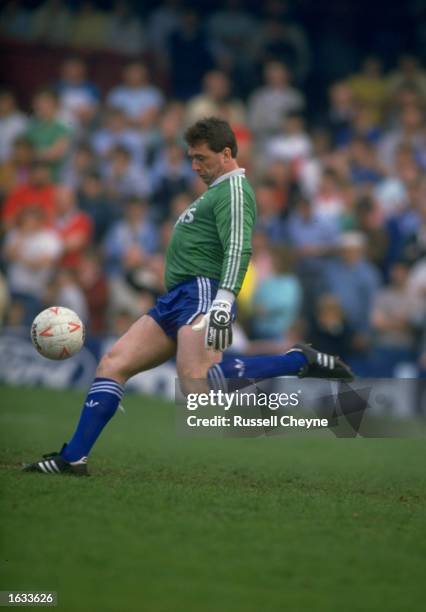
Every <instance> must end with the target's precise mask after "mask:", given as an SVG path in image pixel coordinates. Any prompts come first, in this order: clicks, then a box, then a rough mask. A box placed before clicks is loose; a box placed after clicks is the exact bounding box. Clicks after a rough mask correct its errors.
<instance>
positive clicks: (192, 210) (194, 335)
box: [24, 117, 352, 475]
mask: <svg viewBox="0 0 426 612" xmlns="http://www.w3.org/2000/svg"><path fill="white" fill-rule="evenodd" d="M185 139H186V142H187V144H188V155H189V157H190V159H191V160H192V167H193V169H194V171H195V172H197V174H198V175H199V176H200V177H201V179H202V180H203V181H204V182H205V183H206V185H207V186H208V189H207V191H206V192H205V193H204V194H203V195H201V196H200V197H199V198H198V199H197V200H195V202H193V203H192V204H191V205H190V206H189V207H188V208H187V209H186V210H185V211H184V212H183V213H182V215H181V216H180V217H179V219H178V221H177V223H176V225H175V228H174V231H173V235H172V238H171V240H170V244H169V246H168V249H167V254H166V272H165V286H166V288H167V293H166V294H165V295H163V296H162V297H160V298H159V299H158V300H157V303H156V305H155V306H154V307H153V308H152V309H151V310H150V311H149V312H148V313H147V314H146V315H144V316H142V317H141V318H140V319H139V320H138V321H136V323H134V324H133V325H132V326H131V327H130V329H129V330H128V331H127V332H126V333H125V334H124V335H123V336H122V337H121V338H120V339H119V340H118V341H117V342H116V344H115V345H114V346H113V347H112V349H111V350H110V352H108V353H107V354H106V355H105V356H104V357H103V358H102V359H101V361H100V363H99V366H98V369H97V373H96V378H95V380H94V381H93V384H92V386H91V387H90V389H89V393H88V395H87V399H86V401H85V404H84V407H83V410H82V413H81V416H80V420H79V423H78V425H77V428H76V430H75V432H74V434H73V436H72V437H71V439H70V440H69V441H68V442H67V443H66V444H64V446H63V447H62V449H61V451H60V452H56V453H50V454H48V455H44V456H43V458H42V459H41V460H40V461H37V462H36V463H32V464H29V465H27V466H26V467H25V468H24V469H25V470H27V471H31V472H41V473H45V474H55V473H70V474H75V475H86V474H87V456H88V455H89V452H90V450H91V449H92V447H93V445H94V444H95V442H96V440H97V438H98V437H99V435H100V433H101V431H102V430H103V428H104V427H105V425H106V424H107V423H108V421H109V420H110V419H111V417H112V416H113V415H114V414H115V412H116V410H117V407H118V406H119V403H120V400H121V398H122V396H123V392H124V384H125V382H126V381H127V380H128V379H129V378H130V377H131V376H134V375H135V374H137V373H138V372H142V371H144V370H149V369H150V368H154V367H155V366H158V365H159V364H161V363H163V362H164V361H166V360H167V359H170V358H171V357H173V356H176V367H177V373H178V376H179V379H180V381H181V386H182V387H183V391H184V392H186V393H188V392H189V391H193V390H194V389H198V390H199V389H200V386H199V385H200V381H204V382H202V383H201V384H202V385H206V388H207V385H209V386H210V388H213V389H218V388H222V389H223V388H226V385H227V383H231V381H237V382H238V381H239V380H240V381H241V386H243V385H247V384H249V382H250V381H251V382H252V381H254V380H262V379H265V378H271V377H274V376H282V375H294V376H300V377H304V376H311V377H321V378H332V379H340V380H351V379H352V373H351V371H350V370H349V368H348V367H347V366H346V365H345V364H344V363H343V362H342V361H341V360H340V359H339V358H338V357H334V356H331V355H326V354H324V353H319V352H318V351H316V350H315V349H314V348H312V347H310V346H307V345H304V344H299V345H296V346H295V347H294V348H292V349H291V350H290V351H288V352H287V353H285V354H284V355H274V356H272V355H271V356H259V357H242V358H239V359H234V358H227V359H226V358H225V359H222V352H223V351H225V350H226V349H227V348H228V347H229V346H230V345H231V343H232V321H233V319H234V318H235V298H236V296H237V295H238V292H239V290H240V288H241V285H242V282H243V279H244V275H245V273H246V270H247V266H248V263H249V259H250V255H251V234H252V230H253V225H254V223H255V218H256V204H255V198H254V194H253V190H252V188H251V186H250V184H249V182H248V180H247V178H246V177H245V173H244V170H243V169H242V168H239V166H238V163H237V160H236V158H237V143H236V139H235V135H234V133H233V131H232V130H231V128H230V126H229V124H228V123H227V122H226V121H223V120H222V119H218V118H216V117H210V118H207V119H202V120H200V121H198V122H197V123H195V124H194V125H192V126H191V127H190V128H189V129H188V130H187V131H186V134H185ZM228 388H229V387H228ZM235 388H237V387H235Z"/></svg>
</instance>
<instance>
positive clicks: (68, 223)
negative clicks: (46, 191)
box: [55, 186, 93, 270]
mask: <svg viewBox="0 0 426 612" xmlns="http://www.w3.org/2000/svg"><path fill="white" fill-rule="evenodd" d="M55 201H56V220H55V229H56V231H57V233H58V235H59V236H60V238H61V240H62V245H63V255H62V259H61V260H60V262H59V264H60V266H61V267H62V268H71V269H73V270H77V269H78V268H79V266H80V265H81V260H82V254H83V252H84V251H85V249H87V248H88V247H89V245H90V242H91V238H92V231H93V227H92V225H93V224H92V221H91V219H90V217H89V216H88V215H87V214H86V213H84V212H82V211H81V210H79V209H78V208H77V206H76V202H75V197H74V192H73V191H72V190H71V189H70V188H69V187H65V186H61V187H57V189H56V198H55Z"/></svg>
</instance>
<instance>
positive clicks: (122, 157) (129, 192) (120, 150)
mask: <svg viewBox="0 0 426 612" xmlns="http://www.w3.org/2000/svg"><path fill="white" fill-rule="evenodd" d="M104 180H105V188H106V192H107V194H108V197H109V198H110V199H112V200H117V201H119V202H123V201H124V200H125V199H126V198H129V197H131V196H136V197H145V196H148V195H149V194H150V193H151V182H150V178H149V175H148V173H147V172H145V171H144V169H143V167H141V166H137V165H136V164H135V163H134V162H133V161H132V157H131V154H130V151H129V150H128V149H126V147H122V146H117V147H115V148H114V149H113V150H112V151H111V153H110V156H109V163H108V164H107V165H106V168H105V177H104Z"/></svg>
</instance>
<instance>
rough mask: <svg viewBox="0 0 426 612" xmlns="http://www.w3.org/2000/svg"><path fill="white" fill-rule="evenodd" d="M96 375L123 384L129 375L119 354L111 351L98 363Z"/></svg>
mask: <svg viewBox="0 0 426 612" xmlns="http://www.w3.org/2000/svg"><path fill="white" fill-rule="evenodd" d="M96 375H97V376H101V377H103V378H112V379H113V380H117V381H118V382H122V383H123V382H125V381H126V380H127V379H128V378H129V375H128V373H127V371H126V367H125V363H124V360H123V359H122V357H121V356H120V354H119V353H118V352H117V351H115V350H114V349H112V350H111V351H108V353H106V354H105V355H104V356H103V357H102V359H101V361H100V362H99V365H98V368H97V370H96Z"/></svg>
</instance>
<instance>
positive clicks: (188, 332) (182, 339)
mask: <svg viewBox="0 0 426 612" xmlns="http://www.w3.org/2000/svg"><path fill="white" fill-rule="evenodd" d="M201 318H202V315H200V317H198V318H197V319H196V320H195V321H194V322H193V323H192V325H194V324H195V323H197V322H198V321H199V320H200V319H201ZM221 361H222V353H221V352H220V351H208V350H207V349H206V347H205V346H204V330H203V331H198V332H196V331H194V330H193V329H192V327H191V325H184V326H183V327H181V328H180V330H179V332H178V343H177V352H176V369H177V373H178V376H179V379H180V381H181V386H182V390H183V391H184V392H190V391H205V390H206V388H207V385H206V383H205V382H203V381H205V379H206V376H207V372H208V370H209V368H210V367H211V366H212V365H214V364H216V363H220V362H221Z"/></svg>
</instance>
